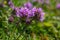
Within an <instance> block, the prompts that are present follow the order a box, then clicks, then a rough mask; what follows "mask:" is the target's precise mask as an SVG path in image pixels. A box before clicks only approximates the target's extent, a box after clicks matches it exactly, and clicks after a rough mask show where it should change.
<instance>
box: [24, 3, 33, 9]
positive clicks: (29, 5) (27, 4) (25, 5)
mask: <svg viewBox="0 0 60 40" xmlns="http://www.w3.org/2000/svg"><path fill="white" fill-rule="evenodd" d="M24 7H27V8H28V9H32V7H33V5H32V3H30V2H27V3H25V4H24Z"/></svg>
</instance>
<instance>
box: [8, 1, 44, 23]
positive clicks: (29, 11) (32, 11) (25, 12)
mask: <svg viewBox="0 0 60 40" xmlns="http://www.w3.org/2000/svg"><path fill="white" fill-rule="evenodd" d="M9 5H10V7H11V8H12V9H14V10H15V12H16V16H17V17H20V18H26V22H27V21H30V18H34V17H36V15H37V16H39V20H40V21H43V20H44V15H45V13H44V12H43V10H42V8H36V7H33V5H32V4H31V3H30V2H27V3H25V4H24V6H23V7H20V8H18V7H14V5H13V3H11V2H9Z"/></svg>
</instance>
